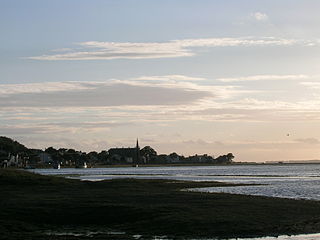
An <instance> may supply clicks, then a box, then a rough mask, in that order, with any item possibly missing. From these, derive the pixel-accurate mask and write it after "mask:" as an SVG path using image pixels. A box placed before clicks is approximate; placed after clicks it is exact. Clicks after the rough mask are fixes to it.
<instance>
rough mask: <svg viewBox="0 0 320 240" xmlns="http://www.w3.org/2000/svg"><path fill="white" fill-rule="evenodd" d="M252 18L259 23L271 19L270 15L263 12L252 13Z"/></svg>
mask: <svg viewBox="0 0 320 240" xmlns="http://www.w3.org/2000/svg"><path fill="white" fill-rule="evenodd" d="M250 16H251V17H252V18H254V19H255V20H257V21H267V20H268V19H269V17H268V15H267V14H266V13H262V12H255V13H251V14H250Z"/></svg>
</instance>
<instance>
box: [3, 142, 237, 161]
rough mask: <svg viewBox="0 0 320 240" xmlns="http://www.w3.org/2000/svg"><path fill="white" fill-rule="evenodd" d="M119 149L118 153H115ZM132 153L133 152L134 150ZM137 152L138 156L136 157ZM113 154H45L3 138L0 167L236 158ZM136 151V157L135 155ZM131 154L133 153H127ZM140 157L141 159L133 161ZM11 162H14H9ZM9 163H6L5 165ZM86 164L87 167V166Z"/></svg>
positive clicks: (49, 150)
mask: <svg viewBox="0 0 320 240" xmlns="http://www.w3.org/2000/svg"><path fill="white" fill-rule="evenodd" d="M115 150H116V151H115ZM132 150H133V151H132ZM136 151H137V153H139V154H136ZM113 152H116V154H112V153H111V149H109V150H108V151H106V150H102V151H101V152H100V153H98V152H95V151H91V152H89V153H85V152H81V151H77V150H75V149H67V148H59V149H56V148H54V147H48V148H46V149H45V150H44V151H43V150H41V149H28V148H26V147H25V146H23V145H22V144H20V143H18V142H17V141H14V140H12V139H10V138H7V137H0V167H1V166H4V165H6V166H13V167H48V166H52V165H57V164H61V165H62V166H66V167H75V166H78V167H80V166H84V165H86V164H88V165H89V166H97V165H100V166H101V165H115V164H117V165H121V164H194V163H196V164H198V163H206V164H230V163H232V160H233V158H234V156H233V154H232V153H228V154H227V155H222V156H219V157H217V158H214V157H213V156H209V155H207V154H203V155H197V154H196V155H193V156H188V157H185V156H182V155H179V154H177V153H175V152H173V153H170V154H168V155H167V154H160V155H158V154H157V152H156V151H155V150H154V149H153V148H152V147H150V146H145V147H143V148H142V149H139V148H127V150H126V151H124V149H123V148H115V149H114V151H113ZM133 152H134V156H132V153H133ZM128 153H130V154H128ZM137 155H139V156H140V157H139V158H140V159H135V161H134V158H135V157H136V156H137ZM10 159H12V161H9V160H10ZM5 161H6V164H4V162H5ZM84 163H86V164H84Z"/></svg>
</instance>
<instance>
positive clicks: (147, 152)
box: [140, 146, 157, 163]
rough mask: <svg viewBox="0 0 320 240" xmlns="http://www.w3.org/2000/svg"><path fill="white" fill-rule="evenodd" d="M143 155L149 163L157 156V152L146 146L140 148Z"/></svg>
mask: <svg viewBox="0 0 320 240" xmlns="http://www.w3.org/2000/svg"><path fill="white" fill-rule="evenodd" d="M140 155H141V157H143V158H145V160H146V162H147V163H149V162H150V161H153V160H154V159H155V158H156V157H157V152H156V150H154V149H153V148H152V147H150V146H145V147H144V148H142V149H141V150H140Z"/></svg>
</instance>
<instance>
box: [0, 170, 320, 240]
mask: <svg viewBox="0 0 320 240" xmlns="http://www.w3.org/2000/svg"><path fill="white" fill-rule="evenodd" d="M225 185H226V184H224V183H217V182H184V181H172V180H170V181H169V180H137V179H122V180H108V181H102V182H81V181H78V180H71V179H64V178H59V177H49V176H41V175H36V174H32V173H28V172H25V171H21V170H20V171H19V170H10V169H6V170H0V194H1V198H0V206H1V207H2V209H1V211H0V231H1V234H2V235H1V236H2V237H3V238H4V239H27V240H28V239H29V240H31V239H32V240H38V239H39V240H40V239H42V240H43V239H95V240H96V239H133V237H132V236H133V235H134V234H142V235H143V236H144V237H143V238H144V239H147V238H148V237H151V236H154V235H167V236H169V237H172V238H184V237H196V238H197V237H249V236H264V235H278V234H298V233H312V232H320V217H319V216H320V202H316V201H297V200H289V199H277V198H267V197H253V196H244V195H231V194H209V193H196V192H187V191H181V189H186V188H193V187H208V186H225ZM110 230H113V231H124V232H126V234H125V235H110V234H107V233H106V231H110ZM87 231H91V232H96V235H95V236H94V238H92V237H90V236H89V235H88V234H87V235H86V234H84V235H81V236H77V237H75V236H72V235H66V234H61V235H57V234H53V235H52V234H51V235H50V237H49V236H47V234H48V232H49V233H52V232H59V233H62V232H67V233H69V234H70V232H78V233H79V232H80V233H81V232H82V233H83V232H84V233H86V232H87Z"/></svg>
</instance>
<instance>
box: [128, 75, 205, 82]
mask: <svg viewBox="0 0 320 240" xmlns="http://www.w3.org/2000/svg"><path fill="white" fill-rule="evenodd" d="M132 80H136V81H147V82H148V81H161V82H163V81H167V82H170V81H171V82H178V81H183V82H193V81H204V80H207V79H205V78H200V77H190V76H185V75H163V76H142V77H137V78H132Z"/></svg>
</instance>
